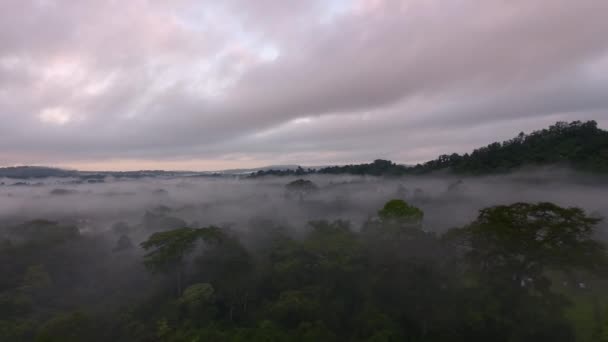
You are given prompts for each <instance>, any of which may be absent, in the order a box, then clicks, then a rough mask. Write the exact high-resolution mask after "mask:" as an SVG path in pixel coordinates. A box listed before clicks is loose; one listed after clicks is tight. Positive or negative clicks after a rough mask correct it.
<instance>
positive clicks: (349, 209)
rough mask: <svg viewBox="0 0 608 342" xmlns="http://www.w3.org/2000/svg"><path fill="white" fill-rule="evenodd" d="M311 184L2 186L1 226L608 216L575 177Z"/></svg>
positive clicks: (448, 223) (429, 222)
mask: <svg viewBox="0 0 608 342" xmlns="http://www.w3.org/2000/svg"><path fill="white" fill-rule="evenodd" d="M303 178H305V179H307V180H310V181H312V182H313V183H314V184H316V185H317V187H318V190H316V191H309V192H307V191H303V192H301V193H295V194H294V193H293V192H292V193H289V191H288V190H286V187H285V185H286V184H287V183H289V182H291V181H293V180H295V179H297V178H293V177H292V178H289V177H268V178H253V179H249V178H241V179H237V178H230V177H183V178H173V179H166V178H165V179H163V178H147V179H110V178H108V179H106V180H105V181H104V182H102V183H88V182H86V181H84V182H81V181H79V180H77V179H65V178H61V179H43V180H27V181H17V180H13V179H1V180H0V184H3V185H2V186H0V220H1V221H2V222H1V223H2V224H3V226H6V225H10V224H18V223H21V222H24V221H28V220H33V219H48V220H56V221H65V222H71V223H76V224H77V225H78V227H79V229H80V230H81V232H83V233H84V232H104V231H109V230H111V229H112V227H113V226H115V224H116V223H117V222H121V221H122V222H125V223H127V224H128V225H130V226H137V225H139V226H141V225H142V224H145V223H146V222H150V221H146V216H147V217H148V218H149V217H154V218H159V217H163V218H165V217H166V218H168V221H165V222H170V224H175V225H178V224H180V220H182V221H181V222H185V223H186V224H188V225H191V226H206V225H211V224H213V225H218V226H230V227H232V228H233V229H235V230H240V229H248V228H249V227H250V223H251V222H252V221H254V220H262V219H263V220H271V221H273V222H275V223H278V224H282V225H285V226H289V227H292V228H296V229H297V228H298V227H303V226H305V224H306V222H307V221H310V220H318V219H346V220H349V221H351V223H352V224H353V227H354V228H355V229H357V227H359V226H360V224H361V222H363V221H364V220H366V219H368V218H369V217H371V216H373V215H375V213H376V212H377V211H378V209H379V208H381V207H382V205H383V204H384V203H385V202H386V201H388V200H390V199H394V198H401V199H404V200H406V201H408V202H409V203H411V204H413V205H416V206H418V207H420V208H421V209H423V210H424V212H425V221H424V227H425V229H427V230H432V231H437V232H443V231H445V230H446V229H448V228H451V227H455V226H461V225H464V224H466V223H468V222H470V221H471V220H472V219H473V218H474V217H475V216H476V214H477V211H478V210H479V209H481V208H484V207H487V206H491V205H496V204H508V203H512V202H517V201H527V202H538V201H551V202H554V203H557V204H559V205H563V206H578V207H581V208H584V209H585V210H587V211H588V212H590V213H593V214H594V215H601V216H605V215H606V214H608V201H606V198H607V195H608V187H607V185H608V183H607V182H606V178H600V177H594V176H589V175H582V174H577V173H575V172H572V171H569V170H544V171H542V170H541V171H539V170H537V171H534V172H526V173H523V172H520V173H516V174H510V175H502V176H491V177H465V178H458V177H454V176H410V177H401V178H375V177H358V176H324V175H310V176H306V177H303ZM176 219H180V220H176ZM155 222H158V220H156V221H155ZM168 224H169V223H168ZM172 228H174V227H172ZM160 229H163V227H153V229H150V230H160Z"/></svg>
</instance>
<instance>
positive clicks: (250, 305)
mask: <svg viewBox="0 0 608 342" xmlns="http://www.w3.org/2000/svg"><path fill="white" fill-rule="evenodd" d="M606 181H607V179H606V178H605V177H603V176H598V175H591V174H585V173H580V172H576V171H573V170H570V169H564V168H548V169H547V168H545V169H535V170H527V171H520V172H514V173H510V174H504V175H490V176H475V177H466V176H465V177H462V176H456V175H449V174H444V175H427V176H404V177H376V176H356V175H322V174H310V175H307V176H306V177H304V178H299V177H296V176H285V177H277V176H261V177H246V176H206V177H203V176H190V177H185V176H178V177H171V176H164V177H142V178H120V177H107V178H105V179H103V181H96V182H88V181H82V180H81V179H79V178H65V177H64V178H36V179H27V180H20V181H16V180H15V179H9V178H6V179H4V180H3V182H2V183H3V185H2V187H0V202H1V204H2V206H1V213H0V214H1V217H2V222H1V223H2V225H1V229H2V230H1V233H2V244H1V245H0V261H1V262H0V267H1V268H2V269H1V273H0V274H2V277H1V278H0V337H1V338H0V339H1V340H2V341H30V340H36V341H346V340H348V341H462V340H469V341H488V340H493V341H503V340H504V341H562V340H563V341H571V340H575V339H577V340H581V341H599V340H598V338H600V337H601V336H606V335H605V334H606V333H608V330H607V329H608V315H607V314H608V306H606V304H608V301H607V299H608V293H607V292H606V290H605V285H606V282H605V278H604V276H605V266H606V264H605V263H604V262H605V261H606V259H605V255H604V249H603V247H602V246H601V245H600V244H599V243H600V242H601V241H604V240H605V238H606V237H607V231H606V227H605V225H604V223H603V222H602V221H601V220H600V219H601V218H602V217H604V216H605V215H606V214H607V213H608V202H606V201H605V200H604V199H605V198H606V195H607V192H606V187H605V185H606ZM549 201H550V202H553V203H554V204H550V203H545V202H549ZM516 203H518V204H516ZM525 203H529V204H525ZM572 207H579V208H581V209H580V210H579V209H568V208H572ZM480 210H481V211H480ZM486 226H488V227H492V228H491V229H488V230H487V231H480V230H479V229H481V228H480V227H486ZM492 229H495V231H493V230H492ZM526 229H527V230H526ZM482 232H483V234H482ZM484 234H485V235H484ZM530 234H533V235H530ZM497 336H503V337H504V339H501V338H500V337H497Z"/></svg>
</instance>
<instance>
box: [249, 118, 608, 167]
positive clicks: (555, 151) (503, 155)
mask: <svg viewBox="0 0 608 342" xmlns="http://www.w3.org/2000/svg"><path fill="white" fill-rule="evenodd" d="M551 165H564V166H569V167H572V168H574V169H577V170H582V171H588V172H595V173H606V172H608V131H605V130H602V129H600V128H598V127H597V122H595V121H587V122H581V121H573V122H570V123H568V122H557V123H556V124H555V125H552V126H550V127H549V128H546V129H543V130H539V131H534V132H532V133H530V134H525V133H523V132H522V133H519V134H518V135H517V136H516V137H514V138H513V139H510V140H506V141H503V142H502V143H500V142H495V143H492V144H489V145H487V146H484V147H481V148H478V149H476V150H474V151H473V152H471V153H465V154H464V155H460V154H458V153H452V154H449V155H448V154H445V155H441V156H439V157H438V158H436V159H434V160H431V161H428V162H426V163H423V164H418V165H415V166H405V165H399V164H395V163H393V162H391V161H389V160H381V159H378V160H375V161H374V162H373V163H369V164H355V165H345V166H332V167H325V168H320V169H308V170H304V169H298V170H282V171H277V170H267V171H260V172H257V173H256V174H254V175H253V176H254V177H258V176H265V175H280V176H285V175H295V176H300V175H303V174H307V173H320V174H353V175H372V176H399V175H407V174H426V173H431V172H437V171H447V172H451V173H456V174H463V175H466V174H468V175H482V174H493V173H506V172H510V171H514V170H516V169H519V168H522V167H524V166H551Z"/></svg>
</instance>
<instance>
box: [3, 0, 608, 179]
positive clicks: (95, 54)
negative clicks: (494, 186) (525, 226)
mask: <svg viewBox="0 0 608 342" xmlns="http://www.w3.org/2000/svg"><path fill="white" fill-rule="evenodd" d="M605 13H608V3H607V2H605V1H601V0H581V1H576V2H573V1H566V0H557V1H549V0H533V1H499V0H494V1H485V2H483V3H480V2H477V1H465V0H456V1H451V2H440V1H382V0H375V1H372V0H360V1H353V2H347V1H342V0H335V1H331V2H298V5H297V6H295V7H294V6H292V4H286V2H284V1H274V0H264V1H259V2H258V1H256V2H252V1H242V0H230V1H226V2H222V3H216V4H213V5H202V4H199V3H198V2H196V1H188V0H179V1H175V2H171V3H166V2H162V1H143V0H136V1H129V2H126V3H124V2H114V1H87V2H84V1H51V0H46V1H42V0H40V1H14V0H9V1H3V2H2V4H1V5H0V119H2V120H3V125H2V126H1V127H2V128H0V132H1V133H2V134H0V154H1V155H2V157H3V158H4V160H5V163H9V164H12V163H55V164H57V163H59V164H66V165H69V164H73V163H77V164H79V165H84V164H86V162H87V161H90V160H96V161H99V160H104V159H108V160H112V159H121V158H125V159H133V160H148V161H154V160H157V161H159V165H161V166H162V165H163V161H165V160H175V159H180V158H187V159H189V160H193V159H197V158H200V159H201V160H211V159H218V160H224V159H225V160H229V159H231V158H237V159H238V158H243V159H246V160H247V161H248V163H250V164H251V163H253V164H255V163H256V160H257V161H258V162H257V163H265V162H267V161H271V162H277V163H281V162H286V161H289V162H298V163H303V164H318V163H332V162H338V161H340V162H349V161H364V160H367V159H370V158H374V157H383V158H391V159H395V160H399V161H402V162H415V161H420V160H424V159H428V158H433V157H434V156H435V155H436V154H439V153H448V152H452V151H454V150H456V151H458V152H462V151H463V150H467V149H470V148H473V147H475V146H476V144H480V143H488V142H491V141H493V140H496V139H503V138H508V137H510V136H511V135H513V134H515V133H517V132H519V131H521V130H530V129H538V128H542V127H543V126H545V125H546V124H548V123H550V122H551V121H552V120H554V119H560V120H574V119H596V120H598V121H599V122H600V124H603V123H608V122H606V120H607V119H608V111H607V110H606V109H607V108H608V101H607V100H606V96H605V95H604V94H605V90H604V89H608V76H605V75H608V50H607V49H608V36H607V35H606V34H605V32H608V21H606V20H605ZM473 133H474V134H473ZM133 167H136V164H134V166H133ZM204 167H205V165H204V163H203V164H201V168H204Z"/></svg>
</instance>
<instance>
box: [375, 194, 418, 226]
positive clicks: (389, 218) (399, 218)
mask: <svg viewBox="0 0 608 342" xmlns="http://www.w3.org/2000/svg"><path fill="white" fill-rule="evenodd" d="M378 216H379V217H380V219H381V220H382V221H383V222H387V223H389V222H399V223H413V224H419V223H420V222H421V221H422V219H423V218H424V212H423V211H422V210H420V209H418V208H416V207H414V206H411V205H409V204H407V203H406V202H405V201H403V200H400V199H394V200H391V201H388V202H387V203H386V204H385V205H384V208H382V209H381V210H380V211H378Z"/></svg>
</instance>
